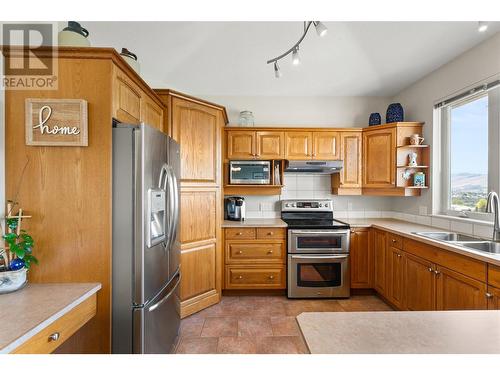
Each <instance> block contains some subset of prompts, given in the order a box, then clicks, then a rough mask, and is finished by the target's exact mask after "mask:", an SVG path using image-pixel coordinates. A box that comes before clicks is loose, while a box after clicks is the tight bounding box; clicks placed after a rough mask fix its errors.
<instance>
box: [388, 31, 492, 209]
mask: <svg viewBox="0 0 500 375" xmlns="http://www.w3.org/2000/svg"><path fill="white" fill-rule="evenodd" d="M497 74H500V33H497V34H495V35H494V36H493V37H491V38H490V39H488V40H486V41H484V42H483V43H481V44H479V45H477V46H476V47H474V48H472V49H470V50H469V51H467V52H465V53H463V54H462V55H460V56H459V57H457V58H456V59H454V60H452V61H451V62H449V63H447V64H445V65H443V66H442V67H440V68H439V69H437V70H435V71H434V72H432V73H430V74H429V75H427V76H426V77H424V78H423V79H421V80H420V81H418V82H416V83H415V84H413V85H411V86H410V87H408V88H406V89H405V90H403V91H402V92H400V93H399V94H397V95H396V96H395V97H394V98H392V101H393V102H401V104H402V105H403V107H404V109H405V117H406V118H407V119H409V120H417V121H425V125H424V136H425V138H426V142H428V143H429V144H431V146H433V147H431V153H433V151H435V149H436V147H435V146H438V145H437V144H434V142H433V128H434V126H433V108H434V104H435V103H436V102H438V101H439V100H440V99H443V98H445V97H447V96H450V95H452V94H454V93H457V92H461V91H463V90H464V89H465V88H467V87H470V86H474V85H475V84H477V83H478V82H480V81H484V80H485V79H487V78H489V77H492V76H495V75H497ZM433 159H434V157H433ZM431 177H432V178H431V186H432V187H433V188H436V187H437V186H438V185H437V184H436V179H437V178H439V170H438V165H436V163H434V165H433V171H432V176H431ZM432 204H433V200H432V192H431V191H425V192H423V193H422V196H421V197H419V198H416V199H407V198H394V200H393V209H394V210H395V211H400V212H407V213H411V214H419V213H423V212H424V211H427V213H429V214H430V213H431V212H432ZM420 209H422V211H420Z"/></svg>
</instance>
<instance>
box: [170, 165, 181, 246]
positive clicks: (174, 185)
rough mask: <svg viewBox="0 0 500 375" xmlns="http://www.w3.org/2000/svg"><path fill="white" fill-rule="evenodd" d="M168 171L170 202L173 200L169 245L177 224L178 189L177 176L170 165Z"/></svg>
mask: <svg viewBox="0 0 500 375" xmlns="http://www.w3.org/2000/svg"><path fill="white" fill-rule="evenodd" d="M169 171H170V178H169V181H170V191H171V196H172V198H173V199H172V202H173V205H172V206H173V209H172V216H171V219H172V220H171V221H170V235H169V240H170V245H171V244H172V243H174V241H175V238H176V234H177V226H178V225H179V223H178V222H179V189H178V184H177V177H176V176H175V173H174V170H173V169H172V167H170V168H169Z"/></svg>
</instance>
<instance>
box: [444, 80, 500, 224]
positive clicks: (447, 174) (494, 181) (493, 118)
mask: <svg viewBox="0 0 500 375" xmlns="http://www.w3.org/2000/svg"><path fill="white" fill-rule="evenodd" d="M484 96H487V97H488V192H490V191H496V192H500V151H499V149H500V130H499V127H500V86H495V87H493V88H491V89H489V90H484V91H480V92H476V93H473V94H471V95H468V96H466V97H463V98H460V99H458V100H456V101H453V102H451V103H448V104H446V105H444V106H442V107H440V108H437V110H438V111H440V113H439V120H440V124H441V129H440V134H439V135H440V138H441V152H440V157H441V158H440V164H441V181H440V182H441V188H440V203H441V204H440V207H439V209H440V212H439V213H440V214H442V215H447V216H452V217H460V218H470V219H474V220H481V221H493V215H492V214H489V213H485V212H472V211H458V210H452V209H451V208H450V206H451V205H450V200H451V171H450V162H451V152H450V146H451V144H450V143H451V142H450V140H451V129H450V127H451V126H450V125H451V123H450V115H451V110H452V108H456V107H458V106H461V105H465V104H467V103H470V102H472V101H474V100H478V99H479V98H481V97H484Z"/></svg>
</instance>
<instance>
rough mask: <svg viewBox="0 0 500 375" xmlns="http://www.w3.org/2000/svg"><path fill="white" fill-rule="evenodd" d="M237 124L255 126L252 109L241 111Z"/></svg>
mask: <svg viewBox="0 0 500 375" xmlns="http://www.w3.org/2000/svg"><path fill="white" fill-rule="evenodd" d="M238 124H239V125H240V126H255V121H254V118H253V113H252V111H241V112H240V117H239V120H238Z"/></svg>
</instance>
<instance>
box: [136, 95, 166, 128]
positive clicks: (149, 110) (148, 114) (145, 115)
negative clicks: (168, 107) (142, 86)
mask: <svg viewBox="0 0 500 375" xmlns="http://www.w3.org/2000/svg"><path fill="white" fill-rule="evenodd" d="M141 107H142V115H141V121H142V122H144V123H145V124H146V125H150V126H152V127H154V128H156V129H158V130H160V131H165V132H166V129H164V128H163V127H164V126H163V124H164V121H163V110H164V109H163V107H161V106H160V105H158V104H156V102H155V101H154V100H152V99H151V98H149V97H148V96H144V98H143V103H142V106H141Z"/></svg>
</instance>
